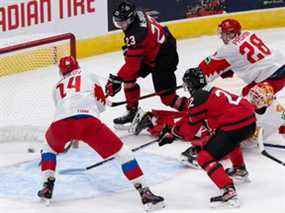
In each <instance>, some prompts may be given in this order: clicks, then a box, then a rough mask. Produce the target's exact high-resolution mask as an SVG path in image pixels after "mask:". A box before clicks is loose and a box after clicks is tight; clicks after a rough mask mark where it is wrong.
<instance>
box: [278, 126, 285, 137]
mask: <svg viewBox="0 0 285 213" xmlns="http://www.w3.org/2000/svg"><path fill="white" fill-rule="evenodd" d="M279 134H282V135H285V126H283V125H282V126H280V127H279Z"/></svg>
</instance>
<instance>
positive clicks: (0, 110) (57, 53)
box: [0, 33, 76, 142]
mask: <svg viewBox="0 0 285 213" xmlns="http://www.w3.org/2000/svg"><path fill="white" fill-rule="evenodd" d="M68 55H72V56H74V57H76V40H75V36H74V35H73V34H71V33H66V34H60V35H52V36H47V35H37V36H30V37H28V38H27V37H24V38H23V37H18V38H15V39H14V38H9V40H0V142H6V141H14V140H15V141H22V140H23V141H26V140H28V141H30V140H38V141H41V138H42V137H43V134H44V131H45V129H46V127H47V126H48V125H49V123H50V122H51V121H52V120H53V112H54V106H53V100H52V95H51V92H52V88H53V86H54V85H55V83H56V82H57V80H58V78H59V75H58V68H57V66H56V65H57V63H58V61H59V59H60V58H61V57H63V56H68Z"/></svg>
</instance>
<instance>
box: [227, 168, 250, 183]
mask: <svg viewBox="0 0 285 213" xmlns="http://www.w3.org/2000/svg"><path fill="white" fill-rule="evenodd" d="M226 173H227V174H228V175H229V176H231V177H232V178H233V179H234V180H235V181H238V182H241V183H248V182H250V179H249V177H248V176H249V175H248V171H247V170H246V168H245V167H244V166H243V167H240V168H235V167H232V168H227V169H226Z"/></svg>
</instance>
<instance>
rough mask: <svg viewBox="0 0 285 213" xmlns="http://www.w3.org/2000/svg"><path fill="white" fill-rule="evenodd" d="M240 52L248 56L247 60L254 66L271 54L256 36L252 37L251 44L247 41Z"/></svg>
mask: <svg viewBox="0 0 285 213" xmlns="http://www.w3.org/2000/svg"><path fill="white" fill-rule="evenodd" d="M239 51H240V53H241V54H242V55H244V54H247V60H248V61H249V62H250V63H252V64H254V63H256V62H257V61H260V60H261V59H263V58H264V57H265V56H267V55H270V54H271V50H270V49H269V48H268V47H267V46H266V45H265V44H264V43H263V41H262V40H261V39H260V38H258V37H257V36H256V35H255V34H253V35H251V36H250V38H249V42H248V41H245V42H244V43H243V44H242V45H241V46H240V48H239Z"/></svg>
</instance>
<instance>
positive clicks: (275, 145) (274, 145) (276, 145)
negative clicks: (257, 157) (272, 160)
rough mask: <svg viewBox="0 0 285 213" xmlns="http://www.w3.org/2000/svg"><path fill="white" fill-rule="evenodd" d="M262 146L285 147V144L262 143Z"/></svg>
mask: <svg viewBox="0 0 285 213" xmlns="http://www.w3.org/2000/svg"><path fill="white" fill-rule="evenodd" d="M264 146H267V147H272V148H279V149H285V146H283V145H279V144H271V143H264Z"/></svg>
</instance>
